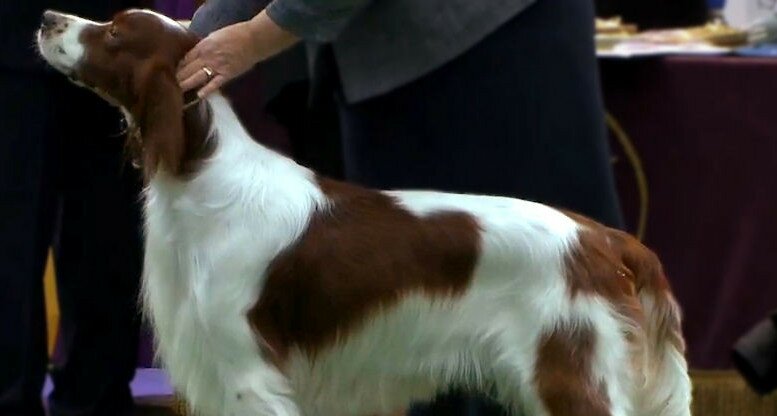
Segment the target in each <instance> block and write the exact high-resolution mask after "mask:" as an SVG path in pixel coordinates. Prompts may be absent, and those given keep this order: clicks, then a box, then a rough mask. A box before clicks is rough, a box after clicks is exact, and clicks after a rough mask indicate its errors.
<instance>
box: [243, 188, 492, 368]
mask: <svg viewBox="0 0 777 416" xmlns="http://www.w3.org/2000/svg"><path fill="white" fill-rule="evenodd" d="M320 186H321V188H322V190H323V191H324V193H325V194H326V195H327V196H328V197H329V199H330V200H331V201H332V206H331V208H330V209H328V210H326V211H323V210H322V211H318V212H316V213H315V214H313V217H312V218H311V219H310V224H309V225H308V228H307V230H306V231H305V233H304V234H303V235H302V237H301V238H300V240H299V241H298V242H297V243H296V244H295V245H294V246H293V247H291V248H289V249H288V250H286V251H285V252H284V253H282V254H281V255H280V256H279V257H278V258H276V259H275V261H273V263H272V264H271V266H270V268H269V270H268V272H267V276H266V280H265V283H264V286H263V288H262V294H261V297H260V299H259V300H258V302H257V304H256V305H255V307H254V308H253V309H252V310H251V311H250V312H249V319H250V321H251V324H252V326H253V328H254V329H255V330H256V332H257V333H258V335H259V336H261V337H262V339H263V340H264V341H265V342H266V343H267V346H268V347H269V348H270V349H271V350H272V352H273V353H274V358H275V360H276V361H283V360H284V359H285V358H286V355H287V354H288V352H289V350H290V349H291V348H295V347H296V348H300V349H301V350H302V351H304V352H306V353H307V354H310V355H311V356H314V355H315V354H316V352H317V351H320V350H321V349H322V348H324V347H326V346H327V345H329V344H332V343H334V342H337V341H338V340H339V339H343V338H345V337H347V336H348V334H349V333H350V332H352V331H354V330H355V329H356V328H358V327H359V324H361V323H362V322H364V321H365V320H367V319H369V317H370V314H372V313H375V312H377V311H378V310H379V309H380V308H387V307H391V306H392V305H394V304H395V303H396V302H398V301H399V300H400V299H401V298H402V297H403V296H406V295H408V294H423V295H425V296H429V297H434V296H440V297H444V296H457V295H459V294H461V293H462V292H464V291H465V290H466V289H467V287H468V286H469V284H470V281H471V279H472V275H473V272H474V269H475V265H476V263H477V259H478V255H479V252H480V229H479V226H478V224H477V222H476V220H475V219H474V218H473V217H472V216H471V215H469V214H467V213H463V212H439V213H435V214H431V215H428V216H425V217H418V216H416V215H414V214H412V213H410V212H409V211H407V210H405V209H404V208H402V207H401V206H399V205H398V204H397V203H396V202H395V201H394V200H393V199H392V198H391V197H389V196H387V195H385V194H383V193H379V192H375V191H370V190H366V189H362V188H359V187H356V186H351V185H347V184H344V183H338V182H334V181H329V180H321V181H320Z"/></svg>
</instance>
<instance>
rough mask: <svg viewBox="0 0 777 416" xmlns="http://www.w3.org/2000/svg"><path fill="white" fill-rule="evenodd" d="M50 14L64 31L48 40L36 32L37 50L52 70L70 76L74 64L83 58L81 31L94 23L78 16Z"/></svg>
mask: <svg viewBox="0 0 777 416" xmlns="http://www.w3.org/2000/svg"><path fill="white" fill-rule="evenodd" d="M50 13H54V14H55V15H56V16H57V18H58V20H59V22H60V23H59V25H61V26H62V28H63V29H64V31H63V32H62V33H61V34H56V33H52V34H51V36H49V37H48V38H44V37H43V33H42V32H41V31H38V32H37V34H36V37H37V41H38V42H37V44H38V50H39V51H40V54H41V55H42V56H43V58H44V59H46V61H47V62H48V63H49V64H51V65H52V66H53V67H54V68H56V69H58V70H59V71H61V72H63V73H65V74H67V75H70V74H71V73H72V72H73V70H74V69H75V67H76V64H77V63H78V62H79V61H81V59H83V57H84V53H85V51H84V46H83V45H82V44H81V42H80V40H79V36H80V35H81V31H82V30H83V29H84V28H85V27H87V26H89V25H93V24H95V23H94V22H91V21H89V20H86V19H82V18H80V17H78V16H73V15H69V14H63V13H57V12H50ZM65 24H67V28H65V27H64V25H65Z"/></svg>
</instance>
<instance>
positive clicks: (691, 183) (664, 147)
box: [601, 57, 777, 369]
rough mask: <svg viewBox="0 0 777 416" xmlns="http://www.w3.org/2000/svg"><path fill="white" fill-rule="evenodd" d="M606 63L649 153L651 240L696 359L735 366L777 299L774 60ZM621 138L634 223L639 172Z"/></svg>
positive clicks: (633, 131)
mask: <svg viewBox="0 0 777 416" xmlns="http://www.w3.org/2000/svg"><path fill="white" fill-rule="evenodd" d="M601 72H602V80H603V90H604V96H605V103H606V106H607V109H608V111H609V112H610V114H611V115H612V116H613V117H614V118H615V119H616V120H617V121H618V122H619V123H620V124H621V125H622V127H623V129H624V131H625V132H626V133H627V134H628V135H629V136H630V138H631V139H632V141H633V143H634V145H635V147H636V149H637V151H638V153H639V155H640V157H641V159H642V163H643V165H644V172H645V175H646V177H647V181H648V186H649V197H650V200H649V211H648V212H649V213H648V218H647V219H648V222H647V233H646V240H645V242H646V244H647V245H648V246H650V247H651V248H653V249H655V250H656V251H657V252H658V254H659V255H660V256H661V258H662V260H663V262H664V264H665V268H666V270H667V273H668V275H669V278H670V280H671V282H672V285H673V287H674V289H675V291H676V294H677V297H678V299H679V301H680V303H681V306H682V308H683V311H684V314H685V323H684V326H685V333H686V338H687V342H688V354H689V360H690V365H691V367H693V368H698V369H724V368H730V367H731V365H730V361H729V351H730V347H731V345H732V344H733V343H734V341H735V340H736V339H737V338H738V337H739V336H740V335H742V334H743V333H744V332H745V331H747V330H748V329H749V328H750V326H751V325H753V324H755V323H756V322H757V321H758V320H760V319H762V318H763V317H765V315H766V314H767V313H768V312H769V311H770V310H772V309H774V308H777V267H775V265H777V182H775V180H776V179H777V106H775V103H774V101H777V60H770V59H756V58H739V57H665V58H651V59H638V60H602V61H601ZM613 146H614V152H615V153H616V157H617V160H618V162H616V164H615V170H616V177H617V181H618V186H619V191H620V194H621V199H622V201H623V208H624V211H625V213H626V215H627V217H628V219H629V223H630V224H629V225H630V227H631V228H632V229H633V227H634V226H635V220H636V217H637V211H638V199H639V198H638V195H637V192H636V188H635V186H634V176H633V172H632V169H631V168H630V166H629V165H628V164H627V163H624V158H623V154H622V151H621V150H620V149H618V148H617V144H614V145H613Z"/></svg>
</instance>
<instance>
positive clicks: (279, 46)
mask: <svg viewBox="0 0 777 416" xmlns="http://www.w3.org/2000/svg"><path fill="white" fill-rule="evenodd" d="M297 41H299V38H297V37H296V36H294V35H293V34H291V33H289V32H287V31H285V30H284V29H282V28H281V27H280V26H278V25H276V24H275V23H274V22H273V21H272V20H271V19H270V18H269V17H268V16H267V14H266V13H265V12H264V11H262V12H261V13H259V14H258V15H256V17H254V18H253V19H251V20H249V21H247V22H241V23H236V24H234V25H230V26H226V27H223V28H221V29H219V30H217V31H215V32H213V33H211V34H210V35H208V36H207V37H206V38H205V39H203V40H201V41H200V42H199V43H198V44H197V45H196V46H195V47H194V48H192V50H190V51H189V53H187V54H186V56H185V57H184V58H183V60H182V61H181V63H180V64H179V67H178V68H179V69H178V74H177V78H178V83H179V84H180V86H181V89H183V90H184V91H189V90H192V89H195V88H198V87H202V88H200V90H199V91H198V93H197V95H198V96H199V97H200V98H202V97H205V96H207V95H208V94H210V93H212V92H213V91H216V90H217V89H219V88H221V86H223V85H224V84H226V83H227V82H228V81H230V80H232V79H234V78H236V77H238V76H240V75H242V74H243V73H245V72H246V71H248V70H249V69H251V67H253V66H254V65H256V64H257V63H258V62H260V61H262V60H264V59H267V58H269V57H271V56H273V55H275V54H277V53H278V52H280V51H282V50H284V49H286V48H288V47H289V46H291V45H293V44H295V43H296V42H297Z"/></svg>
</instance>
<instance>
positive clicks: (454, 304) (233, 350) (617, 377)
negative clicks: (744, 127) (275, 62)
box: [37, 10, 691, 416]
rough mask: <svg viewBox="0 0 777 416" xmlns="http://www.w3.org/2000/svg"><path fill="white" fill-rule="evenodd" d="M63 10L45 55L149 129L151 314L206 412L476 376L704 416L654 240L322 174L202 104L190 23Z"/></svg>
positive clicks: (502, 385) (140, 156) (417, 388)
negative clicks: (184, 64)
mask: <svg viewBox="0 0 777 416" xmlns="http://www.w3.org/2000/svg"><path fill="white" fill-rule="evenodd" d="M43 20H44V23H43V25H42V28H41V30H40V31H39V33H38V35H37V36H38V45H39V49H40V52H41V54H42V55H43V57H44V58H45V59H46V60H47V61H48V62H49V63H50V64H51V65H52V66H54V67H55V68H57V69H58V70H60V71H61V72H63V73H65V74H66V75H68V76H69V77H70V78H71V79H73V80H74V81H75V82H76V83H78V84H80V85H83V86H85V87H87V88H90V89H92V90H94V91H95V92H97V93H98V94H100V95H101V96H102V97H104V98H105V99H106V100H107V101H109V102H110V103H112V104H114V105H116V106H118V107H119V108H120V109H121V110H122V111H123V112H124V114H125V116H126V118H127V121H128V122H129V125H130V126H132V127H131V129H130V132H129V141H128V145H129V147H130V148H131V149H133V150H134V154H135V156H136V160H137V162H138V163H139V165H140V166H141V167H142V169H143V170H144V173H145V175H146V179H147V182H148V184H147V188H146V190H145V221H146V257H145V271H144V285H143V290H144V294H143V296H144V303H145V309H146V311H147V313H148V315H149V317H150V319H151V322H152V323H153V326H154V329H155V331H156V338H157V342H158V352H159V357H160V359H161V362H162V363H163V364H164V366H165V367H166V368H167V370H168V371H169V373H170V376H171V378H172V381H173V383H174V386H175V388H176V389H178V390H179V391H180V392H181V393H182V394H183V395H184V397H185V398H186V399H187V401H188V402H189V404H190V405H191V407H192V409H193V410H194V411H196V412H197V414H202V415H219V416H221V415H224V416H249V415H272V416H292V415H314V416H319V415H333V416H335V415H336V416H343V415H353V416H368V415H374V414H385V413H391V412H395V411H398V410H400V409H403V408H406V407H407V406H408V404H409V403H411V402H414V401H423V400H428V399H430V398H432V397H434V396H435V395H436V394H438V393H440V392H444V391H445V390H446V389H448V388H451V387H457V388H462V389H466V390H474V391H478V392H482V393H485V394H488V395H490V396H491V397H493V398H494V399H495V400H496V401H498V402H499V403H501V404H502V405H504V406H506V407H508V408H510V409H512V410H514V411H515V412H516V413H521V414H529V415H549V416H569V415H582V416H626V415H639V416H642V415H645V416H647V415H659V416H686V415H690V401H691V385H690V381H689V377H688V374H687V364H686V361H685V358H684V356H683V351H684V345H683V338H682V334H681V329H680V316H679V310H678V306H677V304H676V303H675V301H674V299H673V297H672V294H671V291H670V288H669V285H668V283H667V280H666V278H665V277H664V274H663V272H662V268H661V265H660V263H659V261H658V259H657V258H656V256H655V255H654V254H653V253H652V252H650V251H649V250H648V249H646V248H645V247H643V246H642V245H641V244H639V243H638V242H637V241H636V240H635V239H634V238H632V237H630V236H629V235H627V234H624V233H622V232H619V231H616V230H612V229H609V228H606V227H604V226H602V225H599V224H597V223H595V222H593V221H590V220H588V219H586V218H583V217H581V216H578V215H575V214H572V213H569V212H564V211H560V210H557V209H554V208H550V207H547V206H544V205H540V204H537V203H532V202H527V201H522V200H518V199H510V198H501V197H490V196H473V195H454V194H448V193H440V192H432V191H391V192H388V191H377V190H371V189H365V188H361V187H358V186H353V185H349V184H345V183H340V182H336V181H332V180H328V179H325V178H322V177H319V176H317V175H316V174H315V173H314V172H311V171H310V170H308V169H306V168H304V167H302V166H299V165H297V164H296V163H294V162H293V161H292V160H289V159H288V158H286V157H284V156H281V155H279V154H277V153H275V152H273V151H271V150H269V149H267V148H265V147H263V146H262V145H260V144H258V143H257V142H256V141H255V140H254V139H253V138H252V137H250V135H249V134H248V133H247V132H246V130H245V129H244V128H243V127H242V126H241V124H240V121H239V120H238V119H237V117H236V116H235V113H234V112H233V110H232V108H231V107H230V104H229V103H228V102H227V100H226V99H224V97H222V96H221V95H218V94H216V95H213V96H211V97H209V98H207V99H205V100H203V101H201V102H196V101H191V102H190V101H189V100H188V99H186V98H188V94H187V95H186V97H185V96H184V94H183V93H182V92H181V90H180V88H179V87H178V84H177V82H176V79H175V71H176V66H177V64H178V62H179V60H180V59H181V58H182V57H183V56H184V54H185V53H186V52H187V51H188V50H189V49H190V48H191V47H193V46H194V45H195V43H196V42H197V38H196V36H194V35H193V34H191V33H190V32H188V31H187V30H186V29H185V28H184V27H182V26H181V25H179V24H178V23H176V22H175V21H173V20H171V19H169V18H166V17H164V16H161V15H159V14H156V13H154V12H150V11H143V10H133V11H126V12H122V13H119V14H117V15H116V16H115V19H114V20H113V21H112V22H108V23H96V22H92V21H89V20H85V19H82V18H79V17H75V16H70V15H65V14H59V13H55V12H46V13H45V15H44V19H43ZM189 103H191V104H189Z"/></svg>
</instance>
